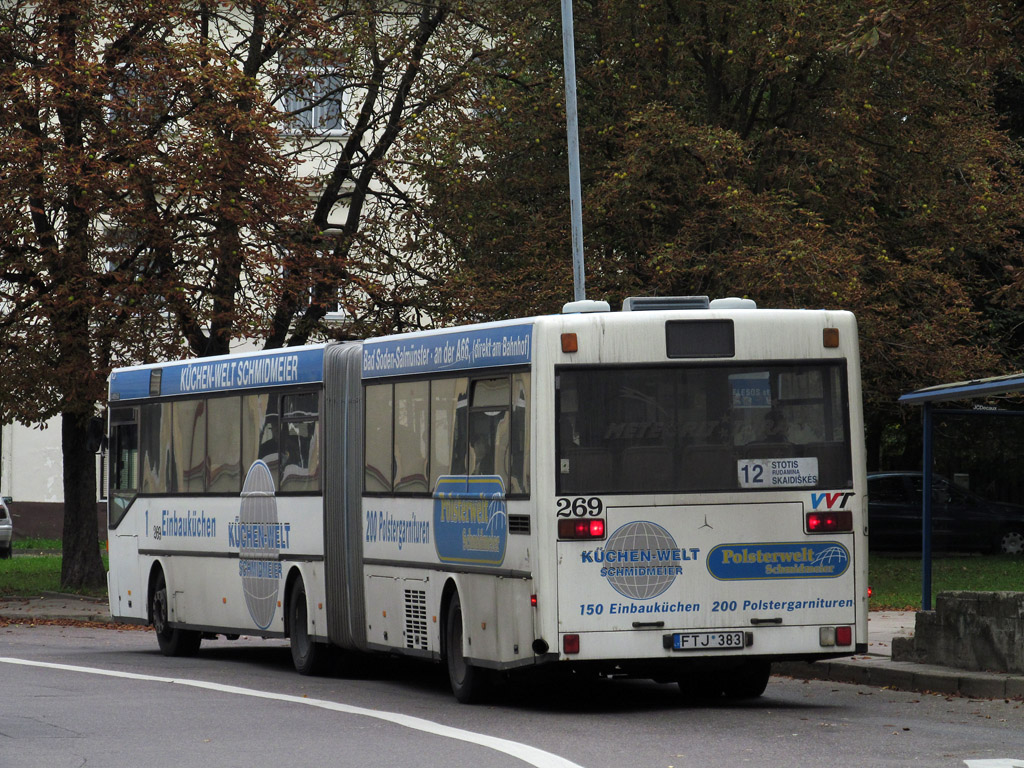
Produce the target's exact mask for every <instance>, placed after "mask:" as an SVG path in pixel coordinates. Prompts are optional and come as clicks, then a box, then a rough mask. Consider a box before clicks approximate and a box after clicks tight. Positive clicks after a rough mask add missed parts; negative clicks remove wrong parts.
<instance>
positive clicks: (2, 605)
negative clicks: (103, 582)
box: [0, 592, 110, 623]
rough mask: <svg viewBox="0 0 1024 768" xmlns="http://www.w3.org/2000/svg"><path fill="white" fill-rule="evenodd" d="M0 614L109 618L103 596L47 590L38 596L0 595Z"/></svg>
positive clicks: (26, 617) (30, 617) (25, 618)
mask: <svg viewBox="0 0 1024 768" xmlns="http://www.w3.org/2000/svg"><path fill="white" fill-rule="evenodd" d="M0 618H2V619H10V620H12V621H18V622H26V623H27V622H32V621H35V620H37V619H48V620H61V619H70V620H72V621H100V622H107V623H109V622H110V608H109V607H108V605H107V599H106V598H105V597H82V596H80V595H65V594H61V593H57V592H47V593H45V594H43V595H41V596H40V597H2V598H0Z"/></svg>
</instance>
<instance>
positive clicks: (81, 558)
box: [60, 411, 106, 589]
mask: <svg viewBox="0 0 1024 768" xmlns="http://www.w3.org/2000/svg"><path fill="white" fill-rule="evenodd" d="M88 426H89V420H88V418H87V417H83V416H82V414H80V413H71V412H68V411H65V412H64V413H63V414H62V415H61V450H62V453H63V455H64V545H63V559H62V562H61V568H60V585H61V587H64V588H68V589H80V588H100V587H103V585H104V584H105V583H106V573H105V571H104V570H103V560H102V559H101V558H100V546H99V537H98V536H97V535H96V454H95V453H94V452H93V451H92V450H90V448H91V445H89V430H88Z"/></svg>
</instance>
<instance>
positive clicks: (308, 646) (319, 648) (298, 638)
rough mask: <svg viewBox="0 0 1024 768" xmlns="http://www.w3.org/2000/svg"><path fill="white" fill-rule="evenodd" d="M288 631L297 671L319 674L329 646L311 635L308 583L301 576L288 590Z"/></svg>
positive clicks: (304, 673)
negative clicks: (307, 599)
mask: <svg viewBox="0 0 1024 768" xmlns="http://www.w3.org/2000/svg"><path fill="white" fill-rule="evenodd" d="M288 633H289V645H290V646H291V650H292V664H294V665H295V671H296V672H298V673H299V674H300V675H316V674H319V672H320V671H321V670H322V669H323V667H324V664H325V662H326V659H327V648H326V646H325V645H324V644H323V643H318V642H316V641H315V640H314V639H313V638H312V637H310V636H309V613H308V609H307V608H306V585H305V584H303V583H302V579H301V578H297V579H295V581H294V582H292V586H291V589H290V590H289V591H288Z"/></svg>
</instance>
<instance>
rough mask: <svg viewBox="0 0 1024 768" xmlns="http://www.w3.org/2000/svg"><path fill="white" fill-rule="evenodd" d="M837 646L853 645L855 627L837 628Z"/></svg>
mask: <svg viewBox="0 0 1024 768" xmlns="http://www.w3.org/2000/svg"><path fill="white" fill-rule="evenodd" d="M836 645H853V627H836Z"/></svg>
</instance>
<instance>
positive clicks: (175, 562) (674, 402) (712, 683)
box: [107, 297, 868, 702]
mask: <svg viewBox="0 0 1024 768" xmlns="http://www.w3.org/2000/svg"><path fill="white" fill-rule="evenodd" d="M107 466H108V467H109V477H108V488H109V492H108V495H109V503H108V508H109V528H110V530H109V536H108V540H109V547H110V573H109V595H110V611H111V614H112V616H114V617H115V618H117V619H118V620H119V621H126V622H136V623H140V624H150V623H151V624H153V625H154V627H155V629H156V633H157V639H158V641H159V644H160V648H161V650H162V651H163V652H164V653H165V654H168V655H172V656H173V655H189V654H194V653H197V652H198V651H199V650H200V645H201V642H202V639H203V637H210V636H213V635H217V634H222V635H226V636H229V637H235V636H238V635H241V634H250V635H259V636H264V637H280V638H288V640H289V645H290V648H291V653H292V657H293V660H294V663H295V667H296V669H298V671H299V672H302V673H304V674H309V673H314V672H316V671H318V670H319V669H321V668H322V665H323V663H324V661H325V659H326V658H327V655H328V653H331V652H341V653H387V654H402V655H408V656H413V657H418V658H421V659H423V660H425V661H432V662H439V663H443V664H445V665H446V667H447V670H448V674H449V678H450V681H451V686H452V690H453V692H454V694H455V696H456V697H457V698H458V699H459V700H460V701H467V702H468V701H474V700H477V699H479V698H480V697H481V696H483V695H485V694H486V693H488V691H489V690H490V689H491V687H492V684H493V683H494V682H495V679H496V677H498V676H510V675H516V674H517V673H520V672H523V671H525V670H534V673H535V674H544V673H545V672H544V670H555V669H558V668H563V667H571V668H572V669H574V670H575V671H577V672H580V673H584V672H590V673H593V674H596V675H630V676H637V677H647V678H653V679H656V680H659V681H662V682H677V683H678V684H679V686H680V688H681V689H682V691H683V692H684V693H685V694H687V695H688V696H694V695H696V696H700V697H711V698H715V697H723V696H724V697H729V698H734V699H741V698H748V697H753V696H759V695H760V694H761V693H762V692H763V691H764V689H765V687H766V685H767V683H768V678H769V674H770V669H771V663H772V662H773V661H775V660H794V659H803V660H813V659H823V658H829V657H835V656H843V655H851V654H854V653H857V652H863V650H864V649H865V648H866V644H867V609H868V606H867V583H866V578H867V540H866V517H865V500H866V487H865V483H866V480H865V461H864V446H863V421H862V415H861V389H860V368H859V357H858V344H857V327H856V321H855V319H854V317H853V316H852V315H851V314H850V313H848V312H845V311H829V310H790V309H761V308H757V307H756V306H754V303H753V302H752V301H750V300H748V299H723V300H716V301H708V300H707V298H705V297H679V298H633V299H629V300H627V302H626V303H625V305H624V306H623V310H622V311H615V312H613V311H610V310H609V307H608V305H607V304H606V303H604V302H594V301H584V302H574V303H572V304H568V305H566V307H565V310H564V311H563V312H562V313H561V314H558V315H550V316H541V317H532V318H524V319H516V320H508V321H501V322H493V323H483V324H478V325H470V326H463V327H454V328H442V329H437V330H430V331H423V332H417V333H409V334H403V335H395V336H387V337H382V338H374V339H367V340H365V341H362V342H336V343H328V344H322V345H310V346H305V347H296V348H286V349H278V350H268V351H262V352H252V353H245V354H237V355H229V356H224V357H212V358H200V359H192V360H179V361H171V362H166V363H159V364H154V365H143V366H135V367H129V368H121V369H118V370H115V371H113V372H112V374H111V376H110V388H109V456H108V461H107Z"/></svg>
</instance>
